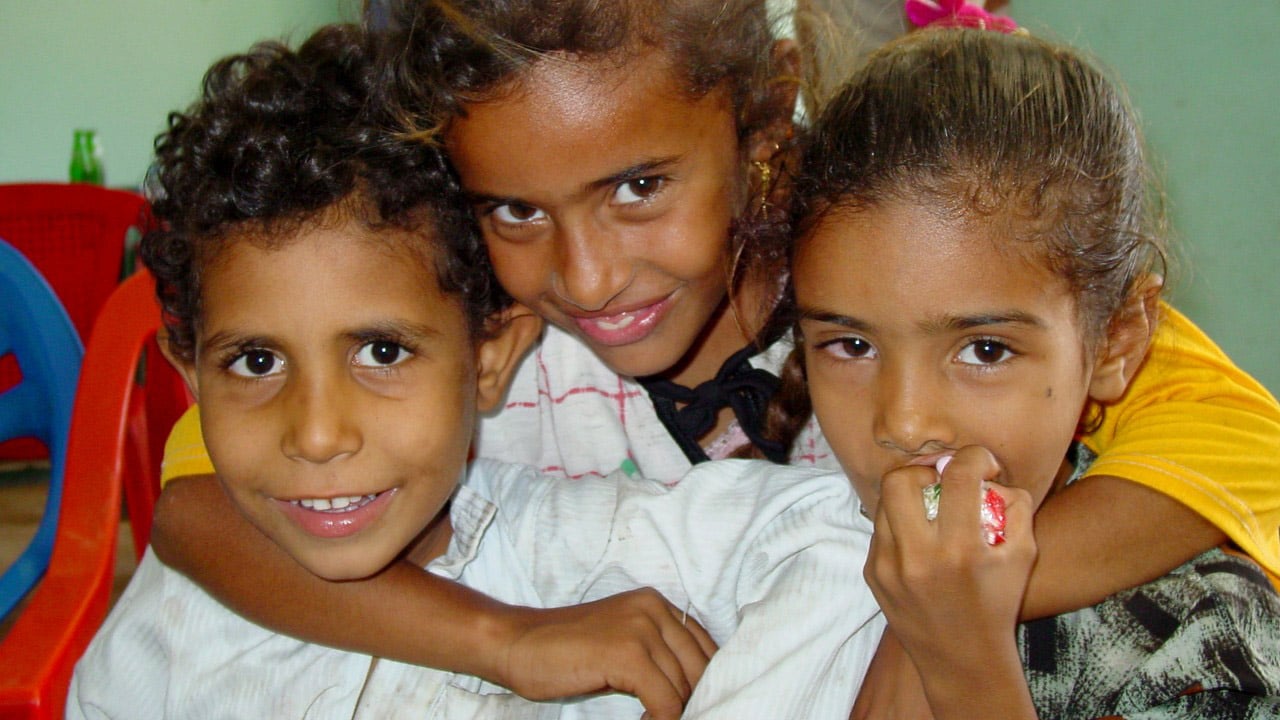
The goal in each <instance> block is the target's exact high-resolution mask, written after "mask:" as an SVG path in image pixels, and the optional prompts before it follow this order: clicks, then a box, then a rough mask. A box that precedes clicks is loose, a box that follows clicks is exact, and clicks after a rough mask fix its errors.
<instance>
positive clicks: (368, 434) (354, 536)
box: [182, 221, 490, 580]
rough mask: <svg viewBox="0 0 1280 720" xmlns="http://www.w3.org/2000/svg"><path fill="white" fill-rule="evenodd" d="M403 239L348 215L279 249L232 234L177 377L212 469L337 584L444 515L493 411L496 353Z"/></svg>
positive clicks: (243, 505)
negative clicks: (474, 432)
mask: <svg viewBox="0 0 1280 720" xmlns="http://www.w3.org/2000/svg"><path fill="white" fill-rule="evenodd" d="M409 242H410V240H408V239H405V240H404V242H403V243H399V242H395V241H392V242H388V241H387V240H385V239H382V238H370V237H368V231H367V230H364V229H363V228H362V227H360V226H358V225H357V224H355V223H354V222H351V221H346V222H342V223H339V224H336V225H326V226H319V227H311V228H304V229H303V230H302V231H301V232H300V235H299V237H297V238H295V239H293V240H291V241H290V242H288V243H286V244H285V245H284V246H283V247H281V248H279V249H264V248H262V247H259V246H257V245H255V244H252V243H250V242H247V241H243V240H236V239H234V238H233V239H232V240H230V241H229V243H228V245H227V247H226V248H225V249H224V250H222V251H221V252H220V253H219V254H218V256H217V257H216V258H215V260H214V262H212V263H211V264H210V266H209V268H208V269H207V271H206V272H205V274H204V278H203V287H202V294H201V304H202V308H203V310H202V317H201V322H200V324H199V330H198V337H197V345H196V356H195V361H194V363H193V364H192V365H189V366H185V367H183V368H182V369H183V370H184V373H185V374H186V376H187V379H188V383H189V384H190V385H191V386H192V388H193V390H194V391H195V392H196V393H197V395H198V398H199V401H200V409H201V420H202V423H203V432H204V437H205V439H206V441H207V443H208V446H209V454H210V456H211V457H212V459H213V461H214V464H215V465H216V466H217V468H218V476H219V478H220V479H221V481H222V483H223V485H224V487H225V489H226V491H227V493H228V495H229V496H230V497H231V499H232V500H233V501H234V502H235V504H236V505H237V507H238V508H239V509H240V510H241V512H243V513H244V514H245V516H247V517H248V518H249V520H250V521H251V522H253V523H254V525H256V526H257V527H258V528H259V529H260V530H261V531H262V532H263V533H264V534H266V535H267V536H269V537H270V538H272V539H273V540H274V541H275V542H276V543H277V544H279V545H280V546H281V547H282V548H283V549H284V550H285V551H286V552H288V553H289V554H290V555H292V556H293V557H294V558H295V559H296V560H298V562H299V563H300V564H302V565H303V566H305V567H307V568H308V569H310V570H311V571H312V572H314V573H315V574H317V575H320V576H322V577H326V578H329V579H334V580H339V579H350V578H356V577H364V576H367V575H370V574H372V573H374V572H376V571H378V570H380V569H382V568H383V567H384V566H385V565H386V564H387V563H389V562H390V561H391V560H392V559H394V558H395V557H396V556H397V555H398V554H399V553H400V552H401V551H402V550H403V549H404V548H405V547H406V546H407V545H408V544H409V543H410V541H411V540H413V538H414V537H416V536H417V535H418V534H419V533H420V532H421V531H422V529H423V527H424V526H425V525H426V523H427V522H429V521H430V520H431V518H432V517H434V516H435V515H436V513H437V512H439V510H440V508H441V507H442V506H443V505H444V503H445V501H446V500H447V499H448V497H449V495H450V494H451V493H452V492H453V490H454V488H455V486H456V485H457V481H458V478H459V476H460V474H461V472H462V469H463V466H464V463H465V461H466V457H467V450H468V447H469V443H470V439H471V429H472V424H473V419H474V415H475V412H476V409H477V403H478V402H481V403H482V404H483V402H485V397H486V395H485V394H484V392H483V388H484V387H485V386H484V380H482V378H485V377H487V375H486V374H485V373H483V372H481V368H482V362H483V360H484V358H485V357H487V355H486V354H485V353H487V352H488V351H487V350H486V348H488V347H490V346H489V345H488V344H487V343H479V344H477V343H475V342H473V340H472V339H471V335H470V333H469V331H468V326H467V323H466V320H465V316H464V313H463V310H462V308H461V306H460V304H459V302H458V301H457V299H455V298H451V297H448V296H445V295H443V294H442V293H441V292H440V290H439V288H438V286H437V284H436V280H435V274H434V271H433V270H432V269H431V267H430V264H429V261H426V260H424V259H423V258H421V257H418V256H417V255H415V254H414V253H413V252H411V251H410V250H409V249H408V243H409ZM478 382H480V383H481V384H480V385H479V388H481V389H480V390H478V385H477V383H478Z"/></svg>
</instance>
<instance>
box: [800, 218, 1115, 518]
mask: <svg viewBox="0 0 1280 720" xmlns="http://www.w3.org/2000/svg"><path fill="white" fill-rule="evenodd" d="M1007 242H1009V241H1007V240H1006V239H1005V235H1004V234H1003V233H1002V231H1001V229H1000V228H999V227H997V226H995V225H993V224H992V223H991V222H988V221H981V220H979V221H969V222H961V221H956V220H952V219H944V218H940V217H939V216H937V215H934V214H932V213H931V212H930V211H929V210H928V209H926V208H922V207H918V206H915V205H911V204H890V205H886V206H881V207H877V208H873V209H869V210H865V211H861V212H857V213H854V212H849V211H842V210H840V209H836V210H835V211H834V212H832V213H831V214H830V215H829V216H828V217H827V218H826V219H825V220H824V221H823V222H822V223H821V224H820V225H819V226H818V227H817V228H815V229H814V231H813V232H812V233H811V235H810V236H809V237H808V238H807V239H806V240H804V241H803V243H802V244H801V245H800V246H799V248H798V252H797V256H796V258H795V263H794V269H793V271H794V276H795V290H796V299H797V302H798V306H799V310H800V313H801V315H800V317H801V321H800V329H801V332H802V333H803V338H804V339H803V343H804V355H805V367H806V371H807V374H808V381H809V390H810V394H811V396H812V398H813V407H814V412H815V413H816V415H817V418H818V421H819V423H820V424H821V426H822V429H823V431H824V432H825V434H826V437H827V439H828V440H829V441H830V443H831V446H832V448H833V450H834V451H835V453H836V456H837V457H838V458H839V460H840V464H841V466H842V467H843V468H844V470H845V472H846V473H847V474H848V476H849V478H850V480H851V481H852V482H853V483H854V486H855V488H856V490H857V492H858V495H859V497H860V498H861V499H862V502H863V504H864V505H865V506H866V507H867V509H868V511H871V512H874V510H875V508H876V507H877V505H878V502H879V496H880V479H881V478H882V477H883V476H884V475H885V473H887V472H888V471H890V470H893V469H895V468H898V467H901V466H903V465H907V464H932V462H933V461H934V460H935V459H936V458H937V457H938V456H939V455H940V454H947V453H951V452H954V451H956V450H958V449H959V448H961V447H964V446H968V445H981V446H983V447H985V448H987V449H988V450H989V451H991V452H992V453H993V454H994V455H995V456H996V458H997V459H998V460H999V461H1000V463H1001V465H1002V467H1003V469H1004V475H1003V477H1002V478H1001V479H1000V482H1003V483H1005V484H1007V485H1010V486H1014V487H1020V488H1023V489H1025V490H1026V491H1028V492H1029V493H1030V494H1031V496H1032V499H1033V500H1034V501H1035V502H1036V503H1037V504H1039V502H1040V501H1042V500H1043V499H1044V497H1045V495H1046V494H1047V493H1048V492H1049V491H1050V489H1051V487H1052V486H1053V483H1054V480H1055V478H1057V477H1058V475H1059V472H1060V470H1061V469H1062V466H1063V465H1064V455H1065V453H1066V451H1067V449H1068V447H1069V445H1070V443H1071V440H1072V437H1073V436H1074V433H1075V430H1076V426H1077V422H1078V420H1079V418H1080V415H1081V412H1082V410H1083V408H1084V406H1085V403H1086V400H1087V399H1088V396H1089V387H1090V380H1091V376H1092V374H1093V364H1094V363H1093V361H1091V359H1090V354H1089V353H1088V352H1087V350H1086V344H1085V339H1084V337H1083V334H1082V331H1081V326H1080V323H1079V321H1078V319H1077V313H1076V303H1075V300H1074V297H1073V295H1072V293H1071V292H1070V291H1069V289H1068V288H1067V286H1066V284H1065V283H1064V282H1063V281H1062V280H1060V279H1059V278H1058V277H1056V276H1054V275H1053V274H1052V273H1050V272H1049V271H1048V269H1046V268H1045V267H1043V266H1042V263H1039V262H1036V261H1031V260H1028V259H1027V258H1026V257H1024V256H1023V255H1020V254H1018V253H1016V252H1010V251H1009V250H1007V249H1002V248H1004V247H1007V245H1006V243H1007Z"/></svg>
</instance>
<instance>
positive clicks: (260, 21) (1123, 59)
mask: <svg viewBox="0 0 1280 720" xmlns="http://www.w3.org/2000/svg"><path fill="white" fill-rule="evenodd" d="M356 5H358V3H356V2H355V0H111V1H107V0H0V182H7V181H15V180H61V179H63V178H64V177H65V175H66V165H67V160H68V157H69V154H70V148H71V132H72V129H74V128H75V127H77V126H82V125H91V126H94V127H97V128H98V130H99V131H100V133H101V134H102V136H103V142H104V144H105V149H106V164H107V174H108V182H109V183H110V184H113V185H136V184H137V183H138V182H139V181H140V180H141V178H142V176H143V173H144V171H145V168H146V164H147V162H148V159H149V157H150V153H151V142H152V139H153V138H154V136H155V134H156V133H157V132H158V131H159V130H160V129H161V128H162V127H163V122H164V118H165V115H166V114H167V113H168V112H169V111H170V110H172V109H175V108H178V107H181V106H184V105H185V104H187V103H188V102H190V101H191V100H192V99H194V97H195V95H196V92H197V88H198V82H199V78H200V76H201V74H202V73H203V71H204V69H205V67H207V66H208V64H209V63H210V62H211V61H212V60H214V59H215V58H217V57H219V56H221V55H224V54H226V53H228V52H233V51H237V50H241V49H243V48H245V47H247V46H248V45H249V44H250V43H251V42H252V41H254V40H256V39H259V38H264V37H281V36H289V37H292V38H295V39H296V38H299V37H301V36H303V35H305V34H306V33H307V32H309V31H310V30H311V29H312V28H314V27H315V26H316V25H319V24H321V23H324V22H330V21H333V20H336V19H340V18H342V17H345V18H350V17H353V16H354V14H355V13H354V10H353V7H355V6H356ZM1010 9H1011V10H1012V14H1013V15H1014V16H1015V17H1016V18H1018V19H1019V20H1020V21H1021V22H1022V23H1023V24H1025V25H1027V26H1028V27H1030V28H1031V29H1032V30H1033V31H1036V32H1040V33H1042V34H1045V35H1049V36H1052V37H1056V38H1058V39H1061V40H1065V41H1069V42H1071V43H1073V44H1076V45H1079V46H1082V47H1085V48H1088V49H1090V50H1091V51H1092V52H1093V53H1095V54H1096V55H1097V56H1098V57H1099V58H1100V59H1101V60H1102V61H1103V62H1104V63H1106V64H1107V65H1108V66H1110V67H1111V68H1112V69H1114V70H1115V71H1116V73H1117V74H1118V75H1119V76H1120V77H1121V78H1122V79H1123V80H1124V82H1125V84H1126V85H1127V86H1128V87H1129V90H1130V92H1131V94H1132V96H1133V99H1134V103H1135V105H1136V106H1137V107H1138V109H1139V110H1140V112H1141V114H1142V116H1143V119H1144V122H1145V125H1146V128H1147V136H1148V139H1149V141H1150V145H1151V147H1152V149H1153V152H1154V155H1155V156H1156V158H1157V159H1158V160H1159V162H1160V164H1161V165H1162V166H1163V168H1164V172H1163V177H1164V178H1165V185H1166V190H1167V192H1168V196H1169V204H1170V208H1171V213H1170V214H1171V218H1172V220H1173V228H1174V231H1175V234H1176V239H1177V241H1178V243H1179V245H1180V247H1181V248H1182V253H1181V254H1182V256H1183V259H1184V263H1183V265H1184V272H1183V273H1182V274H1181V276H1180V277H1178V278H1177V279H1176V285H1175V289H1174V294H1173V299H1174V301H1175V302H1176V303H1177V305H1178V306H1179V307H1181V308H1182V309H1183V310H1184V311H1185V312H1186V313H1187V314H1188V315H1190V316H1191V318H1192V319H1193V320H1195V321H1196V322H1197V323H1198V324H1200V325H1201V327H1203V328H1205V329H1206V330H1207V331H1208V332H1209V334H1210V335H1212V336H1213V337H1214V339H1216V340H1217V341H1218V342H1219V343H1220V344H1221V345H1222V346H1223V347H1224V348H1225V349H1226V350H1227V352H1228V353H1230V354H1231V355H1232V357H1234V358H1235V359H1236V361H1237V362H1238V363H1240V365H1242V366H1243V367H1244V368H1245V369H1247V370H1248V371H1249V372H1251V373H1253V374H1254V375H1255V376H1256V377H1258V378H1259V379H1260V380H1262V382H1263V383H1264V384H1265V385H1267V386H1268V387H1269V388H1270V389H1271V391H1272V392H1273V393H1276V392H1280V319H1278V318H1277V315H1280V290H1277V283H1276V275H1277V274H1280V203H1278V202H1277V201H1278V200H1280V122H1277V117H1278V116H1280V70H1278V69H1280V40H1278V38H1280V2H1277V1H1276V0H1214V1H1213V2H1205V1H1204V0H1163V1H1161V2H1156V1H1155V0H1013V2H1012V3H1011V6H1010Z"/></svg>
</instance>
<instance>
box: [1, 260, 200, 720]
mask: <svg viewBox="0 0 1280 720" xmlns="http://www.w3.org/2000/svg"><path fill="white" fill-rule="evenodd" d="M159 325H160V311H159V308H158V306H157V303H156V300H155V292H154V283H153V281H152V278H151V275H150V274H148V273H147V272H145V271H139V272H138V273H137V274H135V275H133V276H132V277H130V278H129V279H128V280H126V281H125V282H124V283H122V284H121V285H120V287H119V288H117V289H116V291H115V292H114V293H112V295H111V297H109V298H108V299H107V302H106V305H104V306H103V309H102V312H101V313H100V315H99V318H98V321H97V323H96V324H95V325H94V329H93V332H92V333H91V334H90V336H89V342H88V345H87V346H86V349H85V358H84V363H83V365H82V368H81V373H80V385H79V390H78V392H77V395H76V403H75V410H74V412H73V415H72V419H71V435H70V439H69V442H68V445H67V463H66V472H65V493H64V496H63V504H62V517H61V522H60V523H59V524H58V533H57V539H56V541H55V544H54V548H53V559H52V562H51V563H50V565H49V569H48V571H47V572H46V573H45V577H44V580H43V581H42V582H41V583H40V585H39V586H38V587H37V588H36V590H35V592H34V593H33V594H32V596H31V599H30V600H29V602H28V603H27V605H26V606H25V607H24V608H23V609H22V612H21V613H20V614H19V615H18V616H17V618H16V620H15V622H14V624H13V627H12V628H11V629H10V631H9V634H8V635H6V636H5V637H4V639H3V641H0V717H5V718H9V717H20V718H61V717H62V712H63V706H64V704H65V701H66V693H67V686H68V683H69V682H70V679H71V672H72V670H73V668H74V667H75V663H76V661H77V660H78V659H79V658H80V655H81V654H82V653H83V652H84V649H85V647H87V646H88V644H89V641H90V640H91V639H92V638H93V634H94V633H95V632H96V631H97V629H98V626H99V625H101V623H102V619H103V617H104V616H105V615H106V611H107V604H108V599H109V596H110V591H111V585H112V579H113V574H114V567H115V548H116V539H117V534H118V532H119V527H120V506H121V494H122V493H123V494H124V496H125V499H126V502H127V504H128V505H129V508H130V513H131V516H132V518H133V525H134V534H135V536H137V535H139V530H138V527H139V525H140V523H139V520H140V519H141V518H140V517H139V514H138V513H139V512H140V511H136V510H134V502H133V500H136V499H138V498H134V497H132V496H137V495H145V496H146V497H145V498H143V499H144V500H145V503H144V504H145V505H146V507H148V508H150V507H151V505H152V504H154V501H155V497H156V495H157V494H158V492H159V484H158V473H156V468H158V457H159V455H160V452H161V450H162V447H160V446H159V445H158V444H157V443H154V442H152V439H153V438H163V437H165V436H166V435H167V433H168V431H169V429H170V428H171V427H172V425H173V423H174V421H176V420H177V417H178V415H180V414H181V412H182V411H183V410H185V408H186V407H187V406H188V405H189V403H190V399H189V397H188V396H187V394H186V391H185V388H184V387H183V386H182V384H181V382H180V381H179V379H178V376H177V373H175V372H174V371H173V370H172V369H171V368H170V367H169V365H168V363H166V362H165V361H164V360H163V358H161V357H160V355H159V353H158V352H157V349H156V345H155V336H156V331H157V329H158V328H159ZM144 358H145V365H144V366H143V367H144V371H143V372H139V371H138V369H139V365H140V363H143V361H144ZM140 413H141V414H140ZM153 473H155V474H153ZM145 519H146V520H147V525H146V527H147V528H148V529H149V528H150V525H149V519H150V511H149V510H148V511H146V514H145ZM145 544H146V536H145V533H144V534H143V536H142V537H141V538H140V542H138V547H139V549H141V548H142V547H143V546H145Z"/></svg>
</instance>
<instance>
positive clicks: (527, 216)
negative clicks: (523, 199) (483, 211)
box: [489, 203, 547, 225]
mask: <svg viewBox="0 0 1280 720" xmlns="http://www.w3.org/2000/svg"><path fill="white" fill-rule="evenodd" d="M489 212H490V213H491V214H492V215H493V217H494V219H496V220H497V221H498V222H500V223H503V224H506V225H522V224H524V223H531V222H536V221H538V220H541V219H543V218H545V217H546V216H547V214H546V213H545V212H543V211H542V210H539V209H538V208H536V207H534V206H532V205H524V204H521V203H506V204H503V205H498V206H496V207H494V208H493V209H492V210H490V211H489Z"/></svg>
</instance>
